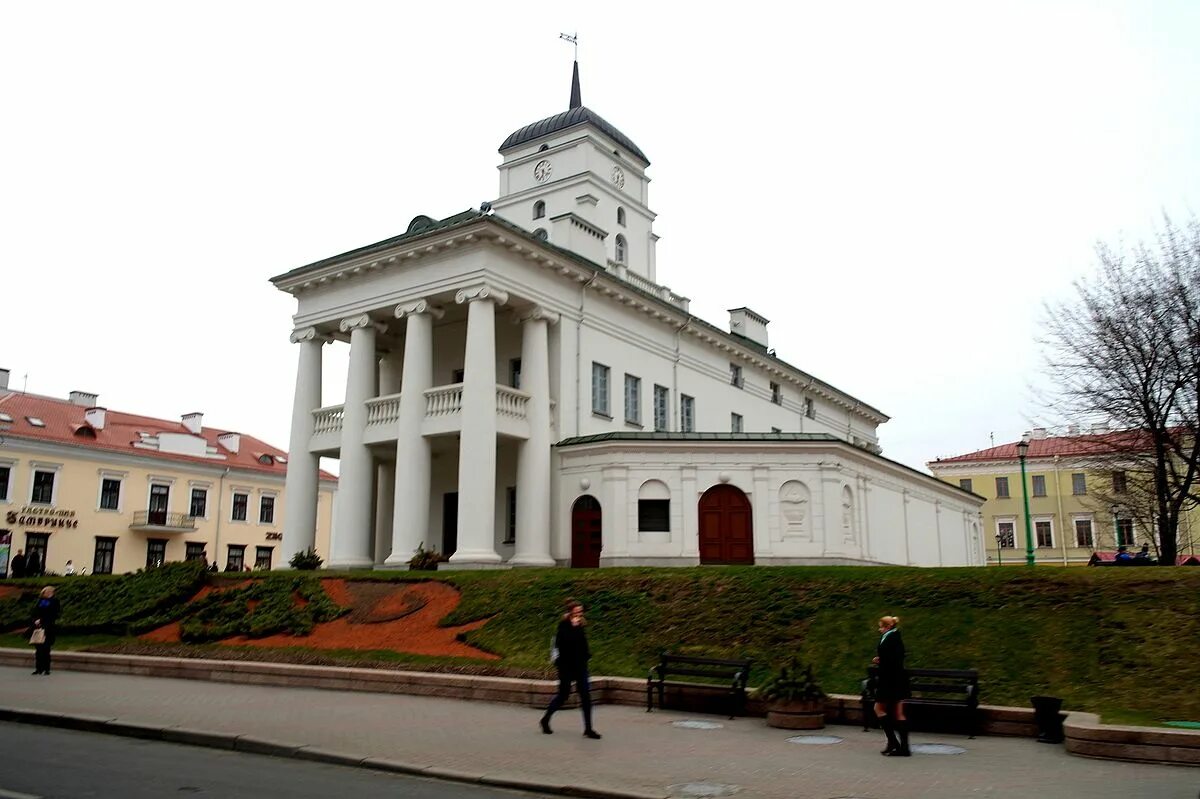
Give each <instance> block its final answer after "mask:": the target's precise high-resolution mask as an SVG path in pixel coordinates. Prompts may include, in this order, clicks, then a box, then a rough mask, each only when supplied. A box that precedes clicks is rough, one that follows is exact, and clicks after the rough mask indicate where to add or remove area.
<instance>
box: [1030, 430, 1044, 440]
mask: <svg viewBox="0 0 1200 799" xmlns="http://www.w3.org/2000/svg"><path fill="white" fill-rule="evenodd" d="M1045 437H1046V428H1044V427H1035V428H1033V440H1034V441H1041V440H1042V439H1044V438H1045Z"/></svg>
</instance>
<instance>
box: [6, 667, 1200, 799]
mask: <svg viewBox="0 0 1200 799" xmlns="http://www.w3.org/2000/svg"><path fill="white" fill-rule="evenodd" d="M0 707H3V708H24V709H31V710H41V711H47V712H55V713H64V714H79V715H88V716H99V717H104V718H112V719H118V720H120V721H123V722H133V723H138V724H144V725H149V726H157V727H167V726H179V727H184V728H188V729H192V730H205V731H211V732H218V733H229V734H240V735H248V736H253V737H256V738H265V739H270V740H274V741H281V742H286V743H291V744H296V745H307V746H312V747H316V748H320V749H323V750H331V751H336V752H343V753H347V754H351V755H354V756H355V757H356V758H382V759H388V760H394V761H401V762H404V763H409V764H414V765H418V766H425V767H433V768H438V769H445V770H452V771H458V772H463V773H466V774H470V775H488V776H489V777H495V778H509V779H513V780H518V781H532V782H534V783H541V784H543V785H546V786H561V785H568V784H570V785H579V786H595V787H599V788H606V789H610V790H614V791H620V792H628V793H634V794H643V795H651V796H665V795H676V796H687V795H689V794H688V792H687V791H686V789H683V788H680V787H677V786H683V785H687V784H693V783H708V784H711V785H713V786H717V785H720V786H731V790H736V791H737V795H738V797H746V799H753V798H754V797H765V798H767V799H808V798H809V797H812V798H813V799H831V798H832V797H862V798H863V799H918V797H920V799H962V798H963V797H987V798H988V799H992V798H997V799H999V798H1000V797H1005V798H1007V797H1013V798H1014V799H1015V798H1016V797H1021V798H1022V799H1025V798H1026V797H1035V796H1036V797H1050V798H1051V799H1057V798H1058V797H1063V798H1068V797H1081V798H1082V797H1089V799H1091V798H1093V797H1094V798H1095V799H1107V798H1109V797H1111V799H1118V797H1119V798H1120V799H1126V798H1127V797H1171V798H1172V799H1174V798H1175V797H1178V799H1196V797H1197V794H1198V792H1200V769H1193V768H1183V767H1177V766H1154V765H1141V764H1129V763H1116V762H1111V761H1100V760H1088V759H1084V758H1077V757H1072V756H1070V755H1068V754H1066V753H1065V752H1064V751H1063V749H1062V748H1061V747H1059V746H1050V745H1045V744H1038V743H1036V742H1035V741H1032V740H1028V739H1015V738H977V739H974V740H968V739H966V738H962V737H958V736H953V735H937V736H929V735H922V734H919V733H918V734H915V735H914V736H913V740H914V743H931V742H938V743H945V744H951V745H955V746H960V747H963V748H965V749H966V750H967V751H966V752H965V753H963V754H958V755H918V756H915V757H912V758H910V759H896V758H883V757H880V756H879V753H878V750H879V748H880V745H881V742H882V738H881V736H880V734H879V733H874V732H873V733H864V732H862V730H861V729H860V728H856V727H849V726H841V725H835V726H831V727H827V728H826V729H825V730H824V731H823V734H829V735H834V736H838V737H840V738H842V739H843V741H842V742H841V743H837V744H833V745H824V746H816V745H798V744H795V743H789V742H788V738H789V737H790V736H791V735H793V733H790V732H789V731H786V730H776V729H772V728H770V727H767V726H766V725H765V724H764V723H763V721H762V719H757V718H753V719H741V718H740V719H736V720H733V721H730V720H728V719H725V718H722V717H718V716H701V717H697V716H694V715H688V714H683V713H674V712H669V711H668V712H662V711H656V712H654V713H650V714H648V713H645V712H643V711H641V710H639V709H637V708H632V707H626V706H619V705H601V706H599V707H597V708H596V727H597V729H598V730H599V731H600V732H602V733H603V734H604V739H603V740H601V741H590V740H586V739H584V738H583V737H582V736H581V735H580V732H581V724H580V717H579V712H578V711H577V710H565V711H562V712H561V713H559V714H558V715H557V716H556V717H555V719H554V728H555V734H554V735H542V734H541V733H540V732H539V731H538V727H537V719H538V715H539V713H538V711H536V710H533V709H530V708H525V707H520V706H515V705H508V704H496V703H488V702H467V701H463V700H457V699H437V698H432V697H417V696H404V695H394V694H368V693H350V692H347V693H343V692H339V691H325V690H313V689H304V688H277V687H272V686H249V685H231V684H226V683H214V682H205V681H199V680H197V681H193V680H173V679H162V678H151V677H136V676H126V675H110V674H95V673H86V672H73V671H58V672H56V673H54V674H53V675H51V676H50V677H34V676H31V675H30V674H29V673H28V671H27V670H24V669H15V668H0ZM684 720H701V721H705V722H710V723H716V724H720V725H722V726H721V727H720V728H718V729H689V728H685V727H679V726H676V725H675V722H680V721H684ZM673 786H674V787H673ZM707 790H710V789H709V788H704V787H703V786H702V787H701V791H707ZM690 795H693V796H695V795H700V794H697V793H692V794H690Z"/></svg>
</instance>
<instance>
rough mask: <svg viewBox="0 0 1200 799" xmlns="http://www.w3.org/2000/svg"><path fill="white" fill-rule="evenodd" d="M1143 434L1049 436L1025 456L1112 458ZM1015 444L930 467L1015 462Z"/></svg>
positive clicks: (940, 461) (1031, 445)
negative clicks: (1110, 456)
mask: <svg viewBox="0 0 1200 799" xmlns="http://www.w3.org/2000/svg"><path fill="white" fill-rule="evenodd" d="M1144 438H1145V434H1144V433H1143V432H1141V431H1140V430H1118V431H1114V432H1111V433H1097V434H1089V435H1082V436H1048V437H1046V438H1035V439H1033V440H1031V441H1030V442H1029V452H1028V453H1027V454H1026V457H1027V458H1029V459H1031V460H1033V459H1037V458H1053V457H1055V456H1073V457H1083V456H1093V457H1094V456H1097V455H1111V454H1113V453H1117V452H1127V451H1129V449H1130V448H1131V447H1134V446H1137V444H1138V442H1139V441H1143V440H1144ZM1016 460H1017V442H1016V441H1014V442H1012V443H1011V444H1001V445H1000V446H998V447H989V448H988V449H981V450H978V451H977V452H968V453H967V454H966V455H956V456H955V457H953V458H938V459H937V460H935V461H930V463H929V466H934V465H939V464H945V463H970V462H972V461H1014V462H1015V461H1016Z"/></svg>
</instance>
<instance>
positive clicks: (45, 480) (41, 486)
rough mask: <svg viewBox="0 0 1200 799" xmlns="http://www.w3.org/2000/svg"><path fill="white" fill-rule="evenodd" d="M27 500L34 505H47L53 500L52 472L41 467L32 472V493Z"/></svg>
mask: <svg viewBox="0 0 1200 799" xmlns="http://www.w3.org/2000/svg"><path fill="white" fill-rule="evenodd" d="M29 501H30V502H31V503H32V504H34V505H49V504H51V503H52V502H54V472H44V471H42V470H41V469H38V470H36V471H34V473H33V495H32V496H31V497H30V498H29Z"/></svg>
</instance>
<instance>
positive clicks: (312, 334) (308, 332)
mask: <svg viewBox="0 0 1200 799" xmlns="http://www.w3.org/2000/svg"><path fill="white" fill-rule="evenodd" d="M288 340H289V341H291V342H292V343H293V344H299V343H300V342H301V341H316V342H317V343H318V344H324V343H326V342H327V341H329V337H328V336H326V335H325V334H323V333H321V332H320V331H318V330H317V329H316V328H315V327H298V328H296V329H295V330H293V331H292V334H291V335H290V336H288Z"/></svg>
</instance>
